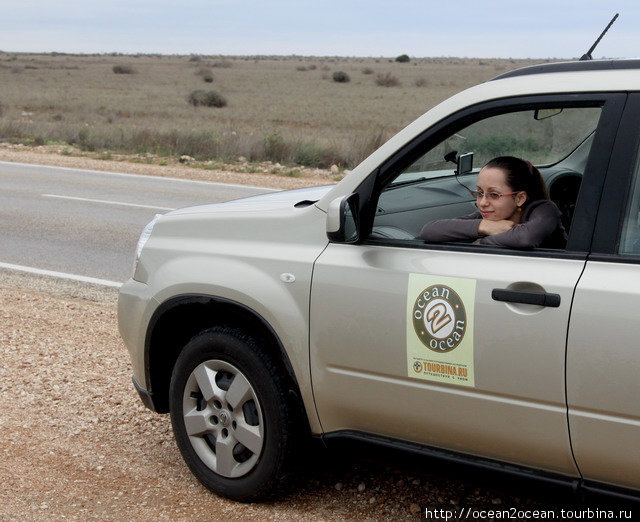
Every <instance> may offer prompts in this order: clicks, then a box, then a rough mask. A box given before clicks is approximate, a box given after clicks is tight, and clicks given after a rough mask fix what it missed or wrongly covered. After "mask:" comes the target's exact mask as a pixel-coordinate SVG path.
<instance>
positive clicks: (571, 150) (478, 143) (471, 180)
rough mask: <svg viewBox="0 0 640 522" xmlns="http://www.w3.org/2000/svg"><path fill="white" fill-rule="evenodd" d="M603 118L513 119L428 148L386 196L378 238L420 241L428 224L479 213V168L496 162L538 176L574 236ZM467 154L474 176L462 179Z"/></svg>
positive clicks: (571, 110) (575, 111)
mask: <svg viewBox="0 0 640 522" xmlns="http://www.w3.org/2000/svg"><path fill="white" fill-rule="evenodd" d="M600 114H601V108H600V107H580V108H576V107H564V108H558V107H552V108H546V109H545V108H540V109H536V110H533V109H527V110H523V111H515V112H514V111H511V112H508V113H504V114H498V115H492V116H490V117H487V118H482V119H479V120H478V121H476V122H473V123H471V124H469V125H467V126H465V127H463V128H461V129H456V130H455V131H452V132H450V133H449V134H448V135H447V136H446V137H445V138H444V139H440V140H439V141H438V142H437V143H435V144H433V143H430V144H427V145H426V146H425V149H426V150H425V151H424V152H423V153H422V154H420V155H419V156H418V158H417V159H413V160H409V161H407V164H408V165H407V166H405V167H403V168H401V169H400V172H399V174H398V175H397V176H395V178H394V179H393V180H391V181H390V182H388V183H387V184H386V186H385V188H384V189H383V190H382V192H381V193H380V196H379V198H378V207H377V212H376V216H375V218H374V224H373V232H372V236H371V237H373V238H387V239H407V238H408V237H413V238H417V237H418V235H419V233H420V229H421V228H422V226H423V225H424V224H425V223H426V222H428V221H431V220H434V219H444V218H453V217H460V216H463V215H466V214H470V213H472V212H475V211H476V210H477V208H476V206H475V203H476V201H475V199H474V198H473V197H472V196H471V194H470V192H469V191H470V190H473V189H475V188H476V179H477V173H478V171H479V170H480V168H481V167H482V166H483V165H484V164H486V163H487V162H488V161H489V160H490V159H492V158H495V157H497V156H516V157H519V158H523V159H526V160H528V161H530V162H531V163H533V164H534V165H536V166H537V167H538V168H539V170H540V172H541V173H542V175H543V178H544V180H545V183H546V184H547V190H548V192H549V194H550V196H551V197H552V199H553V198H557V199H558V201H554V202H555V203H556V204H557V205H558V207H559V208H560V209H561V211H562V212H563V219H562V221H563V224H564V225H565V228H568V226H569V224H570V222H571V217H572V214H573V210H574V208H575V203H576V200H577V195H578V191H579V188H580V179H581V176H582V173H583V172H584V169H585V165H586V161H587V158H588V155H589V150H590V147H591V144H592V142H593V136H594V133H595V129H596V127H597V125H598V120H599V117H600ZM465 153H473V165H474V168H473V169H472V171H471V172H468V173H465V174H462V175H460V176H455V175H454V174H455V169H456V166H457V165H456V158H457V157H458V156H459V155H461V154H465ZM411 154H412V155H413V157H414V158H415V156H416V154H415V151H412V152H411ZM401 161H402V160H401ZM565 214H566V215H565ZM394 229H398V230H394Z"/></svg>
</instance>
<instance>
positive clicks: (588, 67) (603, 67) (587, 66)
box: [491, 58, 640, 81]
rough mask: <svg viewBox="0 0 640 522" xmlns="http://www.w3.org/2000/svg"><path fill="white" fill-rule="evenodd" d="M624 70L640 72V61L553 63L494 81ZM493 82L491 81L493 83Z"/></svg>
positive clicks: (496, 78) (530, 68) (539, 65)
mask: <svg viewBox="0 0 640 522" xmlns="http://www.w3.org/2000/svg"><path fill="white" fill-rule="evenodd" d="M624 69H638V70H640V59H637V58H634V59H631V60H579V61H575V62H552V63H541V64H537V65H531V66H529V67H522V68H521V69H515V70H513V71H509V72H506V73H504V74H501V75H500V76H496V77H495V78H493V80H503V79H505V78H513V77H514V76H527V75H529V74H549V73H557V72H579V71H611V70H624ZM493 80H491V81H493Z"/></svg>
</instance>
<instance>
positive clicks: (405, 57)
mask: <svg viewBox="0 0 640 522" xmlns="http://www.w3.org/2000/svg"><path fill="white" fill-rule="evenodd" d="M410 60H411V58H409V55H407V54H401V55H400V56H398V57H396V62H400V63H407V62H409V61H410Z"/></svg>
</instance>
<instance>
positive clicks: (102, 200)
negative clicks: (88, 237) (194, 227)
mask: <svg viewBox="0 0 640 522" xmlns="http://www.w3.org/2000/svg"><path fill="white" fill-rule="evenodd" d="M41 196H42V197H45V198H58V199H72V200H74V201H88V202H89V203H102V204H104V205H119V206H121V207H137V208H152V209H155V210H176V209H175V208H169V207H156V206H154V205H138V204H136V203H123V202H121V201H110V200H107V199H89V198H78V197H75V196H61V195H59V194H41Z"/></svg>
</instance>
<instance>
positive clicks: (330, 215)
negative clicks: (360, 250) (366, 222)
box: [327, 193, 360, 243]
mask: <svg viewBox="0 0 640 522" xmlns="http://www.w3.org/2000/svg"><path fill="white" fill-rule="evenodd" d="M358 201H359V198H358V194H356V193H353V194H350V195H349V196H343V197H341V198H337V199H334V200H333V201H332V202H331V203H329V208H328V209H327V237H328V238H329V241H331V242H332V243H356V242H357V241H358V239H360V220H359V214H358Z"/></svg>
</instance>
